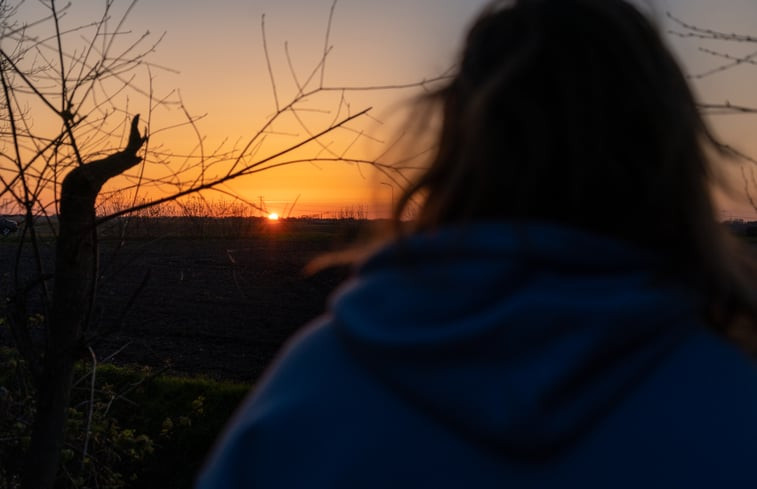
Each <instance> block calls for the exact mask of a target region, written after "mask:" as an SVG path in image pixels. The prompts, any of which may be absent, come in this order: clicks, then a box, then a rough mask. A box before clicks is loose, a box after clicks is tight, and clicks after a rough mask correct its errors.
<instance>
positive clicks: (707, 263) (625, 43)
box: [395, 0, 755, 312]
mask: <svg viewBox="0 0 757 489" xmlns="http://www.w3.org/2000/svg"><path fill="white" fill-rule="evenodd" d="M425 101H426V102H430V103H431V105H432V106H435V107H436V108H438V109H439V110H438V114H439V115H440V117H441V121H440V125H439V129H438V133H437V134H436V136H435V138H436V143H437V147H436V153H435V155H434V156H433V158H432V160H431V162H430V164H429V167H428V169H427V170H426V171H424V172H423V173H422V174H421V175H420V177H419V178H418V179H417V180H416V182H415V183H414V185H412V186H411V187H410V188H409V189H408V190H407V191H406V192H405V194H404V195H403V197H402V199H400V201H399V205H398V207H397V209H396V215H395V218H396V220H397V221H399V219H400V217H401V216H402V215H403V213H404V212H405V211H406V210H407V207H408V206H409V205H410V202H411V201H415V202H417V201H420V206H419V209H418V211H417V213H416V219H415V221H414V223H413V224H412V226H411V227H412V228H413V229H416V230H421V231H422V230H429V229H434V228H436V227H439V226H442V225H446V224H451V223H464V222H469V221H473V220H479V219H508V220H516V221H517V220H533V219H536V220H543V221H548V222H555V223H558V224H563V225H567V226H573V227H578V228H582V229H586V230H589V231H592V232H596V233H600V234H605V235H609V236H612V237H616V238H619V239H623V240H626V241H630V242H633V243H635V244H637V245H639V246H641V247H644V248H649V249H652V250H654V251H658V252H661V253H662V254H664V255H665V256H666V257H667V258H668V260H669V263H670V268H671V271H672V273H674V274H679V275H682V276H684V277H685V279H686V280H691V281H693V283H695V284H696V286H697V287H699V288H700V289H701V290H702V291H703V292H704V293H705V294H707V295H710V296H711V297H710V299H711V300H712V302H713V303H717V304H718V308H719V309H720V310H722V309H723V308H728V307H730V306H725V305H723V304H731V303H734V302H736V303H738V304H740V305H745V304H751V305H749V306H748V307H747V309H748V310H749V311H750V312H752V311H754V302H755V301H754V297H753V295H754V294H753V293H752V292H751V291H750V290H748V289H750V287H751V286H750V285H748V284H747V283H746V280H747V278H746V277H745V275H744V273H743V270H740V269H739V267H741V265H740V264H739V263H737V262H736V261H735V260H734V259H733V258H732V257H730V256H729V254H731V253H732V250H733V248H732V247H731V244H727V240H728V238H727V237H726V236H725V233H724V232H723V231H722V230H721V227H720V225H719V224H718V223H717V222H716V220H715V216H714V211H713V205H712V202H711V197H710V194H709V190H710V189H709V184H710V177H709V175H710V166H709V165H710V163H709V161H708V156H707V155H708V151H709V150H717V149H718V145H717V143H716V142H715V140H714V139H713V138H712V137H711V135H710V133H709V132H708V130H707V127H706V125H705V124H704V122H703V120H702V118H701V116H700V114H699V112H698V110H697V106H696V102H695V100H694V97H693V95H692V93H691V90H690V88H689V86H688V84H687V81H686V77H685V76H684V74H683V73H682V71H681V69H680V68H679V66H678V64H677V62H676V60H675V59H674V57H673V56H672V54H671V53H670V51H669V50H668V48H667V47H666V46H665V44H664V42H663V40H662V39H661V37H660V35H659V33H658V32H657V30H656V28H655V26H654V25H653V24H652V23H651V22H650V21H649V20H648V19H647V18H646V17H645V16H644V15H643V14H642V13H640V12H639V11H638V10H637V9H636V8H635V7H633V6H632V5H630V4H629V3H627V2H625V1H623V0H512V1H495V2H493V3H491V4H490V5H489V6H488V7H487V8H486V9H485V10H484V11H483V13H482V14H481V15H480V16H479V18H478V19H477V20H476V21H475V23H474V24H473V25H472V27H471V28H470V30H469V32H468V36H467V39H466V41H465V45H464V48H463V50H462V55H461V59H460V60H459V63H458V66H457V69H456V72H455V73H454V74H453V76H452V77H451V78H450V79H449V81H448V82H447V83H445V84H444V86H442V87H441V88H439V89H438V90H436V91H435V92H433V93H432V94H430V95H429V96H427V97H426V98H425ZM421 113H426V114H428V112H421ZM740 263H741V262H740ZM734 297H736V299H734Z"/></svg>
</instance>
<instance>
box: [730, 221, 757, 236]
mask: <svg viewBox="0 0 757 489" xmlns="http://www.w3.org/2000/svg"><path fill="white" fill-rule="evenodd" d="M724 224H725V225H726V226H728V228H729V229H730V230H731V232H733V233H734V234H736V235H737V236H746V237H750V238H751V237H757V221H745V220H743V219H734V220H730V221H725V222H724Z"/></svg>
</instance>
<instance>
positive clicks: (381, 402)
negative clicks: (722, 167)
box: [197, 223, 757, 489]
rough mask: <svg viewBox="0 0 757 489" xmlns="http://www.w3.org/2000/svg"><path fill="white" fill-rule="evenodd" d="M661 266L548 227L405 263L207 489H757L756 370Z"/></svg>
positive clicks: (278, 369) (368, 283) (237, 440)
mask: <svg viewBox="0 0 757 489" xmlns="http://www.w3.org/2000/svg"><path fill="white" fill-rule="evenodd" d="M663 265H664V264H663V263H661V262H660V260H659V257H657V256H654V255H652V254H649V253H646V252H643V251H641V250H639V249H636V248H634V247H632V246H630V245H628V244H626V243H622V242H617V241H614V240H611V239H608V238H605V237H600V236H596V235H592V234H588V233H585V232H582V231H578V230H575V229H567V228H562V227H557V226H552V225H548V224H539V223H528V224H511V223H480V224H475V225H469V226H465V227H460V228H450V229H445V230H441V231H438V232H434V233H429V234H423V235H416V236H412V237H410V238H407V239H404V240H402V241H400V242H397V243H393V244H390V245H388V246H386V247H384V248H383V249H381V250H380V251H378V252H377V253H376V254H374V255H373V256H372V257H371V258H370V259H368V260H367V261H366V262H364V263H363V264H362V265H361V266H360V267H359V268H358V269H357V271H356V273H355V276H354V278H353V279H351V280H350V281H349V282H348V283H346V284H345V285H344V286H343V287H342V288H341V289H340V290H339V291H338V292H337V293H336V294H335V296H334V297H333V299H332V301H331V304H330V307H329V310H328V312H327V314H326V315H325V316H324V317H322V318H320V319H319V320H317V321H316V322H315V323H314V324H312V325H310V326H309V327H308V328H306V329H305V330H304V331H303V332H302V333H300V334H299V335H298V336H297V337H296V338H295V339H294V340H293V341H291V342H290V344H289V345H288V347H287V348H286V349H285V351H284V352H283V354H282V355H281V356H280V358H279V359H278V361H277V362H276V363H275V365H274V366H273V367H272V369H271V370H270V371H269V372H268V374H267V376H266V378H265V379H264V380H263V381H262V382H261V384H260V385H259V386H258V387H257V388H256V389H255V391H254V392H253V393H252V395H251V396H250V397H249V398H248V399H247V401H245V403H244V404H243V405H242V407H241V408H240V409H239V411H238V413H237V414H236V416H235V417H234V419H233V420H232V422H231V424H230V426H229V427H228V429H227V431H226V433H225V435H224V436H223V437H222V438H221V441H220V442H219V444H218V446H217V447H216V448H215V450H214V452H213V453H212V454H211V456H210V459H209V461H208V464H207V466H206V467H205V469H204V471H203V473H202V474H201V476H200V478H199V480H198V486H197V487H199V488H242V487H243V488H290V489H293V488H305V487H310V488H313V487H317V488H321V487H324V488H325V487H328V488H390V487H391V488H405V487H407V488H411V487H412V488H417V487H429V488H447V487H449V488H452V487H454V488H459V487H475V488H489V487H491V488H505V487H518V488H542V487H543V488H554V487H582V488H588V487H603V488H607V487H612V488H639V487H666V488H667V487H681V488H698V487H707V488H710V487H745V488H746V487H749V488H755V487H757V372H756V370H755V366H754V365H753V363H752V361H751V360H750V359H748V358H747V357H746V356H744V355H743V354H742V353H740V352H739V351H738V350H737V349H736V348H734V347H733V346H731V345H729V344H727V343H726V342H724V341H723V340H721V339H720V338H719V337H716V336H715V335H713V334H712V333H710V332H709V331H708V330H707V328H706V327H705V325H704V324H703V322H702V320H701V307H702V306H701V303H699V302H698V301H697V297H696V295H695V293H694V292H693V291H692V290H690V289H689V288H687V286H686V284H681V283H676V282H674V281H671V280H669V279H665V278H664V277H663V276H662V275H661V270H662V269H663Z"/></svg>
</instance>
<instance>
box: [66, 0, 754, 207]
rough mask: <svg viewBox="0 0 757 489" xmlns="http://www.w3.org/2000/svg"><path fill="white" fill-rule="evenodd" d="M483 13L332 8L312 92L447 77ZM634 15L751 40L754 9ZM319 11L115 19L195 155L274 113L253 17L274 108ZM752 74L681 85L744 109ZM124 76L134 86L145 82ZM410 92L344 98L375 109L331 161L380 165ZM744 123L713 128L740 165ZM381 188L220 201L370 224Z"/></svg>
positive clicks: (304, 180)
mask: <svg viewBox="0 0 757 489" xmlns="http://www.w3.org/2000/svg"><path fill="white" fill-rule="evenodd" d="M75 3H76V4H75V5H74V6H73V8H72V11H71V12H70V14H69V16H68V18H67V19H65V22H69V23H70V24H72V25H73V24H74V23H76V22H79V21H80V20H81V19H84V18H86V17H87V16H89V17H88V18H90V19H91V18H93V17H96V15H97V12H99V10H101V7H100V5H101V2H96V1H94V0H86V1H81V2H75ZM484 3H485V2H484V1H482V0H466V1H462V0H401V1H400V0H384V1H381V2H379V1H375V0H340V1H339V2H338V4H337V6H336V10H335V13H334V17H333V24H332V28H331V35H330V44H331V45H333V50H332V51H331V53H330V55H329V57H328V61H327V65H326V70H325V76H324V84H325V85H327V86H374V85H384V84H398V83H407V82H413V81H419V80H421V79H423V78H427V77H433V76H434V75H437V74H439V73H441V72H443V71H444V70H445V69H446V68H447V67H449V66H450V65H451V63H452V59H453V57H454V54H455V52H456V49H457V47H458V45H459V44H460V40H461V38H462V35H463V32H464V30H465V28H466V26H467V25H468V23H469V21H470V20H471V18H472V17H473V15H474V14H475V12H476V11H477V10H478V9H479V8H480V7H481V6H482V5H484ZM637 3H639V2H637ZM122 5H124V6H125V5H126V2H124V3H123V4H122ZM647 5H648V6H647V7H646V8H647V9H648V10H650V11H651V12H652V15H653V16H654V17H656V18H657V19H658V20H659V22H660V23H661V24H662V25H663V29H665V30H667V29H668V28H670V27H671V25H670V23H669V21H668V20H667V19H666V17H665V12H666V11H670V12H672V13H673V14H675V15H676V16H677V17H679V18H681V19H684V20H685V21H687V22H690V23H693V24H697V25H702V26H707V27H711V28H713V29H718V30H723V31H727V32H739V33H754V34H755V35H757V2H755V1H754V0H720V1H718V2H717V8H715V7H714V5H715V2H713V1H712V0H656V1H655V0H650V1H649V2H647ZM650 5H651V7H650ZM330 6H331V0H257V1H251V0H214V1H212V2H209V1H207V0H184V1H182V2H169V1H167V0H152V1H142V2H139V3H138V4H137V5H136V7H135V8H134V9H133V11H132V12H131V14H130V15H129V17H128V20H127V23H126V27H127V28H128V29H130V30H131V31H132V32H134V33H135V34H140V33H142V32H143V31H147V30H149V31H150V32H151V38H153V39H157V38H158V37H159V36H160V35H161V34H162V33H165V37H164V38H163V40H162V42H161V43H160V45H159V46H158V48H157V51H156V52H155V53H154V54H153V55H151V56H150V58H149V59H150V60H151V61H152V62H153V63H155V64H157V65H162V66H166V67H168V68H171V70H172V71H165V70H161V69H158V68H153V69H152V70H151V73H152V77H153V90H154V91H155V93H156V94H161V93H169V92H170V91H171V90H172V89H178V90H179V91H180V94H181V98H182V100H183V102H184V104H185V107H186V109H187V110H188V111H189V112H190V113H191V114H193V115H201V114H206V116H205V117H203V118H202V119H201V120H200V121H199V122H198V123H197V129H198V130H199V132H200V133H201V134H202V135H203V136H204V138H205V140H204V148H205V150H206V153H207V152H208V151H210V149H211V148H214V147H216V146H217V145H218V144H220V143H221V141H224V140H227V139H228V142H227V143H226V146H225V147H226V148H233V147H234V145H235V144H237V147H238V146H239V145H242V144H243V143H244V142H245V141H246V139H248V138H249V137H250V136H251V135H252V134H254V133H255V131H256V130H257V129H258V128H259V127H260V126H261V124H263V123H264V121H265V120H266V118H267V117H269V116H270V115H271V114H272V113H273V112H274V111H275V104H274V102H273V97H272V90H271V84H270V80H269V76H268V72H267V69H266V60H265V57H264V52H263V49H262V42H261V26H260V23H261V16H262V15H263V14H265V15H266V31H267V40H268V49H269V53H270V55H271V63H272V69H273V72H274V75H275V77H276V79H277V92H278V97H279V99H280V101H281V102H282V103H284V102H285V101H286V100H288V99H290V98H291V97H292V96H293V95H294V94H296V87H295V85H294V83H293V82H292V77H291V75H290V74H289V70H288V68H287V61H286V56H285V52H284V43H285V41H286V42H288V46H289V51H290V54H291V59H292V63H293V65H294V67H295V68H294V69H295V71H296V72H297V73H298V77H299V78H301V79H304V78H306V76H307V73H309V72H310V71H311V70H312V69H313V67H314V66H315V65H316V64H317V63H318V60H319V59H320V56H321V53H322V50H323V44H324V33H325V28H326V25H327V19H328V16H329V9H330ZM668 38H669V39H670V42H671V45H672V46H673V48H674V50H675V52H676V53H677V54H678V55H679V57H680V59H681V61H682V63H683V64H684V66H685V68H686V70H687V71H688V72H689V73H693V74H696V73H702V72H705V71H707V70H708V69H710V68H712V67H715V66H718V65H719V64H721V63H722V61H721V60H718V59H716V58H714V57H713V56H711V55H707V54H704V53H702V52H701V51H700V50H699V49H698V48H699V47H700V46H701V45H702V43H701V42H698V41H696V40H691V39H680V38H677V37H674V36H672V37H671V36H668ZM709 47H710V48H712V49H715V48H717V49H723V50H727V51H728V52H733V53H737V54H738V53H748V52H751V51H755V50H757V44H751V45H736V46H728V45H719V46H717V47H715V46H709ZM755 70H757V67H755V66H754V65H748V66H742V67H739V68H737V69H735V70H732V71H730V72H727V73H724V74H718V75H713V76H709V77H706V78H704V79H702V80H697V81H695V82H693V83H694V86H695V89H696V91H697V93H698V94H699V96H700V98H701V99H702V100H703V101H707V102H723V101H725V100H729V101H730V102H731V103H740V104H745V105H752V106H757V94H755V91H754V90H753V89H752V86H753V85H754V82H755V81H756V80H757V71H755ZM138 76H142V77H144V79H145V80H147V72H146V70H145V71H143V72H141V73H138ZM414 93H416V92H414V91H411V90H397V91H372V92H367V93H354V94H348V95H347V97H348V100H349V101H350V103H351V105H350V110H351V111H352V112H353V113H354V112H355V111H357V110H359V109H361V108H364V107H368V106H374V107H375V109H374V111H373V112H372V115H373V117H374V118H373V119H365V120H363V122H361V123H360V124H356V125H355V126H354V129H355V130H356V131H358V130H360V131H362V130H365V131H370V134H371V135H372V137H373V138H374V139H369V138H367V137H361V138H358V140H357V141H355V142H354V143H353V142H352V141H353V139H354V134H342V135H341V136H338V137H337V136H335V138H334V142H333V146H331V148H334V150H335V151H336V152H337V153H339V154H341V152H342V149H343V148H346V147H347V146H349V147H350V149H349V152H348V154H349V155H351V156H354V157H361V158H373V157H375V156H376V155H378V154H381V153H382V152H383V150H384V147H383V146H382V144H380V143H379V142H377V140H378V141H389V140H391V139H392V137H393V134H394V133H393V131H392V130H391V129H392V128H393V127H395V125H394V123H393V121H397V120H400V119H401V116H402V111H401V107H403V104H402V101H406V100H407V99H408V98H409V97H411V96H412V95H413V94H414ZM124 103H126V101H124ZM128 103H129V104H130V105H129V108H130V110H131V111H132V112H142V113H145V112H146V110H147V103H146V102H145V101H140V100H138V99H130V100H129V102H128ZM308 103H309V104H310V105H309V107H311V108H316V109H319V110H322V111H330V113H329V114H323V113H316V112H313V113H312V114H309V115H307V116H303V117H305V118H306V121H305V122H306V124H308V125H309V127H318V125H319V124H321V125H322V124H323V121H324V120H328V119H330V118H332V117H333V116H334V114H335V111H336V108H337V107H338V106H339V96H338V94H327V96H325V97H322V98H314V99H312V100H308ZM140 104H142V106H140ZM319 114H320V115H319ZM319 117H321V119H318V118H319ZM177 118H178V119H180V118H181V111H180V110H179V109H178V108H176V107H173V108H171V110H162V109H161V110H156V111H155V113H154V120H153V124H154V128H157V127H163V126H168V125H170V124H171V121H175V120H177ZM376 120H380V121H381V122H384V124H383V125H382V124H379V123H378V122H376ZM755 122H757V117H755V116H744V115H741V116H723V117H719V118H717V119H716V120H713V124H714V125H715V127H716V130H717V132H718V134H720V135H721V137H722V138H723V139H724V140H725V141H726V142H728V143H729V144H732V145H734V146H736V147H738V148H739V149H741V150H743V151H745V152H748V153H750V154H752V155H757V140H756V139H755V137H754V136H755V134H757V132H756V131H755V129H756V127H755ZM288 124H291V125H288ZM274 129H275V131H276V132H278V133H286V134H278V135H271V137H270V138H269V140H268V142H267V143H266V146H265V147H264V148H261V150H260V153H259V155H263V154H266V152H275V151H276V149H277V148H281V147H284V146H285V145H286V144H292V143H293V142H296V141H297V140H298V138H299V139H301V138H302V137H304V135H305V133H306V131H304V130H303V129H302V128H301V127H298V126H297V124H295V123H294V121H290V122H286V123H284V122H282V123H281V124H278V125H276V127H275V128H274ZM153 131H154V134H153V138H151V142H150V144H151V145H152V146H153V147H159V146H160V145H164V146H165V147H167V148H170V149H172V150H173V151H176V152H179V153H183V152H189V151H191V150H192V148H193V147H194V146H195V142H196V140H197V139H196V136H195V133H194V131H193V130H191V128H184V129H175V130H170V131H163V132H155V129H153ZM288 133H291V135H289V134H288ZM340 138H341V139H340ZM274 140H276V141H274ZM328 143H331V141H330V140H329V141H328ZM350 144H351V146H350ZM336 148H340V149H336ZM318 152H319V148H318V147H317V146H309V147H307V148H306V149H305V150H303V151H302V152H300V153H298V156H301V157H308V156H313V155H314V154H317V153H318ZM730 166H731V167H733V166H734V165H733V164H731V165H730ZM148 168H149V164H148ZM150 171H159V170H150ZM731 173H734V174H736V173H738V171H736V172H734V171H731ZM382 181H383V182H385V178H383V177H380V176H376V175H374V174H372V173H371V172H370V171H359V170H358V169H357V168H356V167H354V166H349V165H344V164H336V165H331V166H329V165H318V167H316V166H314V165H310V164H303V165H299V166H297V167H290V168H288V169H284V170H273V171H271V172H266V173H262V174H258V175H254V176H250V177H245V178H244V179H241V180H239V181H237V182H235V183H234V184H233V185H232V186H231V188H230V190H233V191H235V192H238V193H239V194H240V195H242V196H244V197H245V198H246V199H248V200H251V201H255V202H258V200H259V197H260V196H262V197H263V199H264V201H265V203H266V206H267V207H268V208H269V210H271V211H275V212H279V213H282V212H283V211H284V210H285V209H286V208H287V206H288V205H290V204H291V203H292V202H293V201H294V200H295V199H296V198H297V197H298V196H299V200H298V203H297V208H296V209H295V210H294V212H293V214H294V215H299V214H312V213H320V212H324V211H334V210H338V209H339V208H342V207H349V206H351V205H353V204H358V205H365V206H366V209H367V210H368V212H369V214H370V215H380V214H382V213H386V211H387V210H388V207H389V203H390V200H391V198H392V195H391V194H392V193H393V191H392V188H390V186H389V185H386V184H382ZM385 183H386V182H385ZM395 191H396V190H395ZM722 212H723V213H724V214H727V215H732V216H740V215H747V214H750V213H751V210H750V208H749V207H748V206H745V205H743V204H737V203H733V202H727V203H724V204H723V205H722Z"/></svg>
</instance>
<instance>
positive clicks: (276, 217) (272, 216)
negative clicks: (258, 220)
mask: <svg viewBox="0 0 757 489" xmlns="http://www.w3.org/2000/svg"><path fill="white" fill-rule="evenodd" d="M268 220H269V221H278V220H279V215H278V214H276V213H275V212H271V213H270V214H268Z"/></svg>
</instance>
